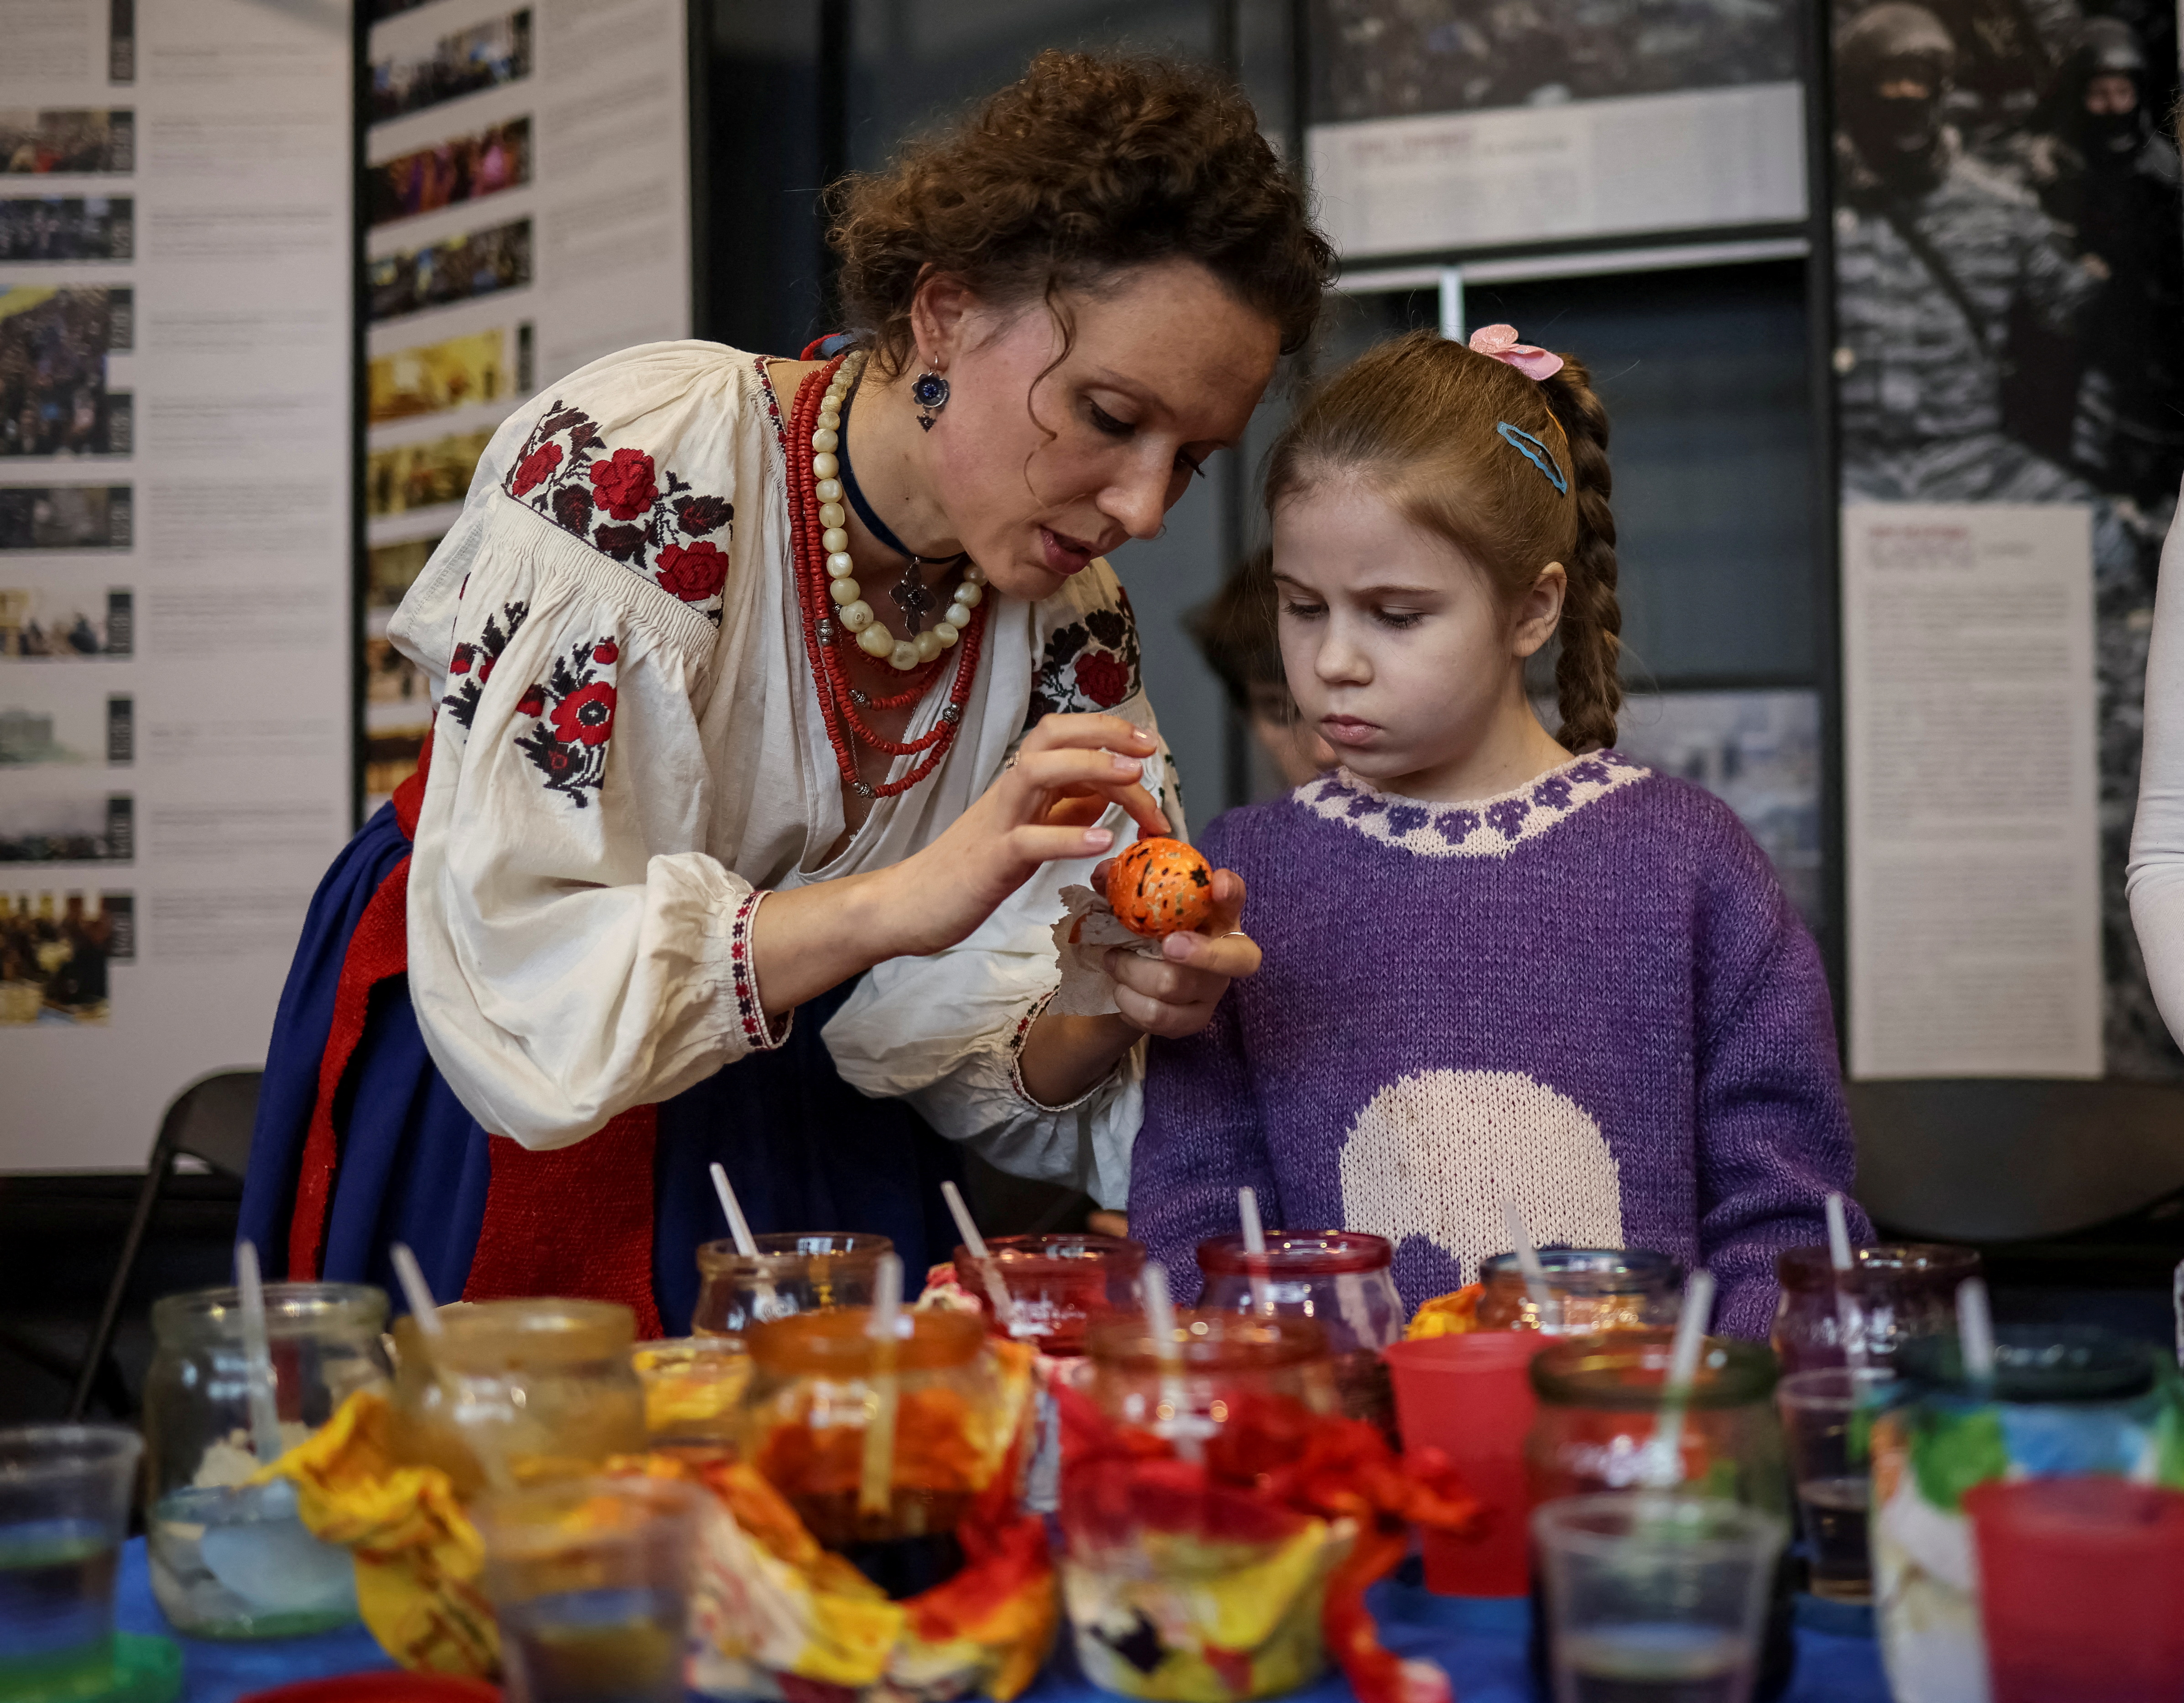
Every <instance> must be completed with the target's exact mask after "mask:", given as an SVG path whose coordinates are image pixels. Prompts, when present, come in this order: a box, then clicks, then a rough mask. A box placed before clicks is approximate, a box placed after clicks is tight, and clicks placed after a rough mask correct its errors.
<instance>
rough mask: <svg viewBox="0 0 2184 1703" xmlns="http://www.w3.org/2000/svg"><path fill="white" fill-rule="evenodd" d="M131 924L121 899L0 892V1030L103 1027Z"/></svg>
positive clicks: (130, 947)
mask: <svg viewBox="0 0 2184 1703" xmlns="http://www.w3.org/2000/svg"><path fill="white" fill-rule="evenodd" d="M135 924H136V916H135V899H134V895H132V894H129V893H80V892H78V893H53V892H49V891H48V892H39V893H7V892H4V891H0V1024H24V1023H103V1022H105V1021H107V1020H108V1018H109V1016H110V1015H111V1011H112V1005H111V1000H112V993H111V991H110V988H109V978H108V977H107V966H109V964H113V963H125V962H127V961H128V960H130V959H131V958H133V957H135V956H136V927H135Z"/></svg>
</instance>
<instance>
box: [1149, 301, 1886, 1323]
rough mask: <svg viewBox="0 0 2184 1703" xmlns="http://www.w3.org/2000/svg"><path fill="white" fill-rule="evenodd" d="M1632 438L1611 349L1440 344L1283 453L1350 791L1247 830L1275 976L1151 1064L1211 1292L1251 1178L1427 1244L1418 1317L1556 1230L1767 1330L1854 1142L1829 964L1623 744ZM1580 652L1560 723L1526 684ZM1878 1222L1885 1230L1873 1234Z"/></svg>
mask: <svg viewBox="0 0 2184 1703" xmlns="http://www.w3.org/2000/svg"><path fill="white" fill-rule="evenodd" d="M1608 488H1609V478H1608V468H1607V414H1606V412H1605V411H1604V410H1603V409H1602V407H1601V404H1600V402H1599V400H1598V398H1596V397H1595V396H1594V395H1593V393H1592V390H1591V386H1590V385H1589V384H1588V383H1587V381H1586V376H1585V369H1584V368H1583V366H1582V365H1580V364H1579V363H1578V362H1576V361H1574V360H1570V359H1563V358H1559V357H1557V356H1555V355H1553V354H1551V353H1547V352H1546V350H1543V349H1535V348H1529V347H1527V346H1525V345H1523V344H1520V343H1518V342H1517V341H1516V334H1515V332H1514V331H1512V330H1511V329H1510V328H1509V327H1508V326H1491V327H1489V328H1488V329H1487V330H1485V331H1480V332H1479V333H1478V334H1477V335H1476V336H1474V337H1473V338H1472V340H1471V346H1470V347H1469V348H1465V347H1463V345H1461V344H1457V343H1453V342H1445V341H1443V340H1442V339H1440V338H1439V337H1434V336H1431V335H1429V334H1426V333H1414V334H1413V335H1412V336H1410V337H1405V338H1402V339H1401V340H1400V341H1398V342H1393V343H1390V344H1386V345H1384V346H1383V347H1381V348H1379V349H1376V350H1375V351H1373V353H1370V354H1368V355H1367V356H1366V357H1365V358H1364V359H1362V360H1360V361H1359V362H1358V363H1357V365H1354V366H1352V367H1351V368H1349V369H1348V370H1346V371H1345V372H1343V373H1341V374H1340V375H1339V376H1336V377H1335V378H1334V380H1332V381H1330V382H1329V384H1328V385H1327V386H1326V387H1324V388H1323V390H1321V391H1320V392H1318V394H1317V395H1316V396H1314V397H1313V398H1312V399H1311V400H1310V401H1309V402H1308V403H1307V405H1306V406H1305V407H1304V409H1302V411H1301V413H1300V414H1299V415H1297V417H1296V419H1295V421H1294V422H1293V423H1292V424H1291V426H1290V428H1289V430H1288V431H1286V432H1285V433H1284V435H1283V437H1282V438H1281V440H1280V441H1279V443H1278V444H1277V445H1276V447H1275V448H1274V451H1273V455H1272V456H1271V458H1270V459H1269V462H1268V480H1267V502H1268V509H1269V512H1270V513H1271V515H1272V517H1273V550H1274V562H1273V567H1274V583H1275V587H1276V593H1277V595H1278V597H1279V623H1280V632H1281V646H1282V659H1283V664H1284V668H1285V670H1286V671H1287V673H1288V676H1289V682H1290V690H1291V691H1292V692H1293V693H1295V697H1296V700H1297V703H1298V704H1299V705H1300V706H1301V710H1302V714H1303V716H1304V719H1305V721H1307V723H1308V724H1310V725H1311V726H1314V727H1316V728H1317V730H1318V732H1320V733H1321V734H1322V735H1323V737H1325V738H1326V739H1327V740H1328V742H1329V743H1330V744H1331V745H1333V746H1334V749H1335V750H1336V752H1337V753H1338V754H1340V757H1341V760H1342V766H1341V767H1340V768H1339V769H1337V770H1336V771H1334V772H1333V773H1332V774H1329V775H1328V776H1323V777H1322V778H1319V779H1317V780H1312V781H1308V782H1306V783H1305V784H1304V785H1303V786H1301V787H1298V788H1297V789H1296V791H1295V792H1293V793H1290V794H1289V795H1288V796H1287V797H1286V798H1284V799H1280V800H1279V801H1277V802H1275V803H1273V804H1262V805H1256V806H1254V807H1252V808H1251V809H1248V810H1236V811H1232V812H1231V813H1230V814H1229V815H1225V816H1223V817H1222V818H1221V819H1220V820H1219V821H1216V822H1215V823H1214V824H1213V825H1212V827H1211V828H1210V829H1208V830H1207V832H1206V835H1205V837H1204V840H1203V842H1202V849H1204V851H1205V853H1206V856H1207V857H1209V858H1210V859H1211V860H1212V861H1213V863H1214V865H1216V867H1226V868H1232V869H1234V870H1235V871H1237V872H1238V873H1239V874H1240V875H1241V876H1242V877H1244V880H1245V884H1246V886H1247V888H1248V890H1249V892H1250V894H1251V899H1250V904H1249V921H1250V922H1251V930H1252V933H1253V935H1254V936H1255V938H1257V939H1258V941H1259V942H1260V943H1261V944H1262V947H1263V949H1264V951H1265V954H1266V960H1265V967H1264V968H1263V969H1262V971H1260V973H1259V974H1258V975H1257V976H1256V977H1253V978H1251V980H1250V981H1248V982H1240V983H1238V984H1236V985H1235V986H1234V988H1231V989H1230V990H1229V997H1228V999H1227V1001H1226V1003H1225V1004H1224V1005H1223V1006H1222V1008H1221V1010H1220V1012H1219V1014H1218V1016H1217V1018H1216V1019H1215V1021H1214V1022H1213V1024H1212V1027H1209V1028H1207V1029H1206V1030H1205V1031H1204V1032H1202V1033H1201V1034H1199V1035H1197V1036H1195V1037H1193V1038H1190V1039H1187V1040H1180V1041H1167V1042H1162V1041H1156V1042H1155V1043H1154V1044H1153V1046H1152V1052H1151V1066H1150V1072H1149V1077H1148V1080H1147V1082H1146V1089H1145V1127H1144V1129H1143V1132H1142V1133H1140V1134H1139V1138H1138V1141H1137V1146H1136V1151H1135V1155H1134V1160H1133V1175H1132V1180H1131V1188H1130V1214H1129V1216H1130V1225H1131V1228H1132V1231H1133V1233H1134V1234H1135V1235H1137V1236H1139V1238H1142V1239H1143V1240H1144V1241H1145V1243H1146V1244H1147V1245H1148V1247H1149V1248H1150V1249H1151V1252H1152V1254H1153V1255H1154V1257H1156V1258H1157V1259H1159V1260H1162V1261H1164V1262H1166V1264H1167V1267H1168V1269H1169V1271H1170V1272H1173V1274H1174V1275H1175V1278H1176V1282H1177V1287H1178V1289H1179V1290H1180V1291H1181V1292H1182V1294H1184V1295H1185V1296H1188V1295H1189V1294H1190V1293H1191V1292H1192V1291H1193V1290H1194V1289H1195V1287H1196V1283H1197V1277H1196V1267H1195V1260H1194V1250H1195V1246H1196V1244H1197V1243H1198V1242H1199V1240H1200V1239H1201V1238H1204V1237H1206V1236H1211V1235H1217V1234H1220V1233H1224V1232H1229V1231H1233V1230H1234V1228H1235V1225H1236V1189H1237V1186H1238V1185H1239V1184H1240V1183H1250V1184H1251V1186H1252V1187H1253V1188H1256V1189H1257V1191H1258V1194H1259V1201H1260V1206H1261V1210H1262V1213H1263V1214H1264V1215H1265V1217H1266V1221H1267V1222H1268V1223H1269V1224H1283V1225H1290V1226H1296V1227H1307V1226H1312V1227H1327V1226H1341V1227H1346V1228H1349V1229H1353V1230H1368V1231H1372V1232H1373V1233H1377V1234H1379V1235H1383V1236H1385V1237H1387V1238H1390V1240H1391V1241H1393V1242H1394V1243H1395V1244H1396V1285H1397V1287H1398V1288H1400V1289H1401V1291H1402V1294H1403V1300H1404V1301H1405V1303H1406V1304H1407V1305H1408V1306H1410V1307H1412V1308H1415V1307H1416V1306H1417V1305H1418V1303H1419V1302H1421V1301H1423V1300H1426V1299H1428V1298H1429V1297H1430V1296H1433V1295H1436V1294H1444V1293H1446V1292H1447V1291H1449V1290H1451V1289H1454V1288H1457V1287H1459V1286H1460V1285H1461V1284H1463V1283H1466V1282H1468V1281H1470V1280H1473V1279H1475V1278H1476V1277H1478V1275H1479V1261H1481V1260H1482V1259H1483V1258H1485V1257H1486V1256H1487V1255H1492V1254H1495V1253H1496V1252H1499V1251H1501V1250H1502V1249H1506V1248H1507V1246H1508V1235H1507V1231H1506V1230H1505V1229H1504V1227H1503V1223H1504V1221H1503V1215H1502V1203H1503V1202H1504V1201H1515V1202H1516V1203H1517V1204H1518V1205H1519V1206H1520V1207H1522V1209H1523V1210H1524V1216H1525V1220H1526V1222H1527V1224H1528V1225H1529V1228H1530V1231H1531V1233H1532V1235H1533V1237H1534V1238H1535V1239H1536V1240H1538V1241H1540V1242H1541V1243H1547V1242H1563V1243H1570V1244H1577V1245H1581V1246H1593V1247H1634V1248H1652V1249H1659V1250H1660V1251H1662V1252H1664V1253H1667V1254H1669V1255H1674V1257H1676V1258H1677V1259H1680V1260H1681V1261H1685V1263H1686V1264H1701V1263H1702V1264H1704V1265H1705V1266H1708V1268H1709V1269H1710V1270H1712V1272H1713V1275H1714V1277H1715V1279H1716V1281H1717V1283H1719V1311H1718V1313H1717V1328H1719V1329H1723V1330H1726V1331H1729V1332H1731V1333H1736V1334H1739V1335H1742V1336H1747V1337H1760V1336H1763V1335H1764V1334H1765V1333H1766V1331H1767V1328H1768V1324H1769V1319H1770V1317H1771V1316H1772V1314H1773V1311H1774V1308H1775V1273H1774V1266H1775V1254H1776V1253H1777V1252H1778V1251H1779V1250H1780V1249H1784V1248H1787V1247H1794V1246H1797V1245H1800V1244H1812V1243H1817V1242H1820V1241H1823V1240H1825V1221H1824V1218H1823V1202H1824V1201H1825V1198H1826V1196H1827V1194H1828V1192H1829V1191H1830V1189H1841V1190H1846V1191H1847V1189H1848V1188H1849V1186H1850V1180H1851V1170H1852V1150H1851V1133H1850V1124H1849V1121H1848V1118H1847V1116H1846V1115H1845V1112H1844V1108H1843V1099H1842V1094H1841V1078H1840V1075H1839V1071H1838V1069H1837V1065H1836V1040H1835V1029H1834V1024H1833V1021H1832V1018H1831V1016H1830V1010H1829V1005H1828V994H1827V988H1826V984H1825V981H1824V979H1823V977H1822V975H1821V970H1820V962H1819V954H1817V953H1816V952H1815V950H1814V946H1813V943H1812V939H1811V938H1810V937H1809V936H1808V934H1807V933H1806V932H1805V930H1804V928H1803V927H1802V924H1801V923H1800V922H1799V921H1798V918H1797V913H1796V912H1795V911H1794V910H1792V909H1791V906H1790V904H1789V902H1788V901H1787V900H1786V899H1785V898H1784V897H1783V894H1782V892H1781V889H1780V887H1779V886H1778V885H1777V883H1776V882H1775V877H1774V873H1773V871H1771V869H1770V868H1769V865H1768V862H1767V859H1766V857H1765V855H1764V854H1763V853H1762V852H1761V851H1760V849H1759V848H1758V846H1757V845H1755V844H1754V843H1752V838H1751V837H1750V836H1749V835H1748V834H1747V833H1746V832H1745V831H1744V829H1743V827H1742V826H1741V825H1740V824H1739V823H1738V821H1737V820H1736V816H1735V815H1732V814H1731V813H1730V810H1729V809H1728V808H1727V807H1726V806H1725V805H1724V804H1721V803H1719V801H1718V800H1716V799H1713V797H1711V796H1710V795H1709V794H1708V793H1704V792H1702V791H1701V790H1700V789H1699V788H1697V787H1693V786H1690V785H1687V784H1686V783H1685V782H1681V781H1677V780H1673V779H1670V778H1669V777H1667V776H1659V775H1655V774H1653V773H1652V772H1651V771H1648V770H1646V769H1645V768H1642V767H1641V766H1639V765H1637V764H1635V763H1633V762H1632V761H1630V760H1629V759H1628V758H1625V757H1624V756H1621V755H1620V754H1618V753H1616V752H1615V751H1613V750H1612V749H1608V748H1609V747H1610V746H1611V745H1612V744H1613V741H1614V737H1615V715H1616V710H1617V709H1618V707H1619V703H1620V701H1621V692H1620V689H1619V687H1618V685H1617V682H1616V651H1617V638H1616V634H1617V632H1618V631H1619V628H1620V626H1621V616H1620V615H1619V612H1618V610H1617V608H1616V602H1615V522H1614V519H1613V516H1612V515H1610V514H1609V512H1608V506H1607V497H1608ZM1557 632H1559V633H1560V635H1561V639H1562V651H1561V656H1560V659H1559V662H1558V664H1557V670H1556V686H1557V694H1558V697H1559V698H1560V708H1561V724H1562V725H1561V729H1560V732H1559V733H1558V734H1557V735H1550V734H1549V733H1548V732H1547V731H1546V728H1545V727H1543V726H1541V724H1540V722H1539V721H1538V720H1537V719H1536V718H1535V715H1533V713H1532V710H1531V708H1530V705H1529V702H1528V700H1527V699H1526V697H1525V694H1524V659H1526V658H1527V657H1529V656H1530V655H1531V654H1533V653H1534V652H1535V651H1537V650H1538V649H1539V648H1541V646H1542V645H1544V644H1546V642H1547V641H1548V640H1549V639H1550V638H1551V637H1554V636H1555V635H1556V634H1557ZM1864 1230H1865V1226H1864V1223H1863V1221H1862V1220H1858V1219H1857V1218H1856V1217H1855V1216H1854V1217H1853V1231H1854V1233H1864Z"/></svg>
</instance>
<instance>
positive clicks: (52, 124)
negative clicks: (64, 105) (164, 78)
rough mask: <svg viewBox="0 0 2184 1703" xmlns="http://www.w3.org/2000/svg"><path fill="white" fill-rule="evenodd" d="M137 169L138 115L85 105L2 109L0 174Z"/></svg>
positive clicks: (44, 173)
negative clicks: (38, 109)
mask: <svg viewBox="0 0 2184 1703" xmlns="http://www.w3.org/2000/svg"><path fill="white" fill-rule="evenodd" d="M134 170H136V114H135V113H133V112H131V111H130V110H128V109H126V108H125V109H122V110H121V111H120V112H99V111H91V110H86V109H68V110H64V111H25V110H23V109H6V108H0V174H5V175H8V176H10V177H37V176H43V175H47V174H48V173H52V172H58V171H72V172H84V173H92V172H122V171H134Z"/></svg>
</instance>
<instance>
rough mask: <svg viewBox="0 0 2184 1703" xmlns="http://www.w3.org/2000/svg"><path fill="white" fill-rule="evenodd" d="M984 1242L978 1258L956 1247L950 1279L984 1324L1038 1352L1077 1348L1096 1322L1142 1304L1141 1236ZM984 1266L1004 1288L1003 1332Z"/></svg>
mask: <svg viewBox="0 0 2184 1703" xmlns="http://www.w3.org/2000/svg"><path fill="white" fill-rule="evenodd" d="M986 1248H987V1251H988V1254H989V1258H988V1260H986V1261H978V1260H975V1259H973V1258H972V1256H971V1250H970V1249H967V1248H958V1249H956V1282H957V1283H959V1284H961V1286H962V1288H963V1290H964V1292H965V1293H966V1294H969V1295H972V1296H973V1297H974V1298H976V1300H977V1301H978V1310H979V1311H980V1312H982V1313H983V1314H984V1316H985V1318H986V1322H987V1328H988V1329H989V1330H995V1331H996V1333H998V1334H1001V1335H1007V1336H1012V1337H1014V1338H1015V1339H1016V1340H1017V1341H1018V1342H1022V1343H1029V1344H1031V1345H1032V1346H1033V1347H1034V1348H1035V1349H1037V1350H1039V1352H1040V1353H1041V1354H1045V1355H1078V1354H1082V1353H1084V1339H1085V1337H1086V1334H1087V1333H1089V1331H1090V1330H1091V1329H1092V1327H1094V1326H1095V1325H1096V1324H1098V1323H1099V1322H1100V1321H1101V1320H1103V1319H1106V1318H1109V1317H1112V1316H1114V1315H1115V1314H1117V1313H1125V1314H1127V1313H1135V1312H1138V1311H1140V1310H1141V1308H1142V1306H1143V1300H1142V1297H1141V1295H1140V1294H1139V1288H1138V1278H1139V1273H1140V1272H1143V1271H1144V1269H1145V1244H1144V1243H1142V1242H1126V1241H1124V1240H1123V1238H1121V1237H1119V1236H1091V1235H1081V1236H1068V1235H1050V1236H995V1237H993V1238H990V1239H989V1241H988V1242H987V1244H986ZM989 1271H991V1272H994V1273H995V1275H996V1276H998V1277H1000V1282H1001V1287H1002V1288H1003V1289H1004V1290H1006V1292H1007V1294H1008V1298H1009V1305H1010V1308H1011V1311H1013V1312H1014V1314H1015V1315H1016V1318H1015V1327H1014V1328H1013V1329H1011V1330H1007V1331H1001V1330H1000V1328H999V1327H998V1326H997V1325H996V1324H995V1320H994V1301H993V1296H992V1295H991V1294H990V1293H989V1290H988V1288H987V1283H986V1277H987V1272H989Z"/></svg>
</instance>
